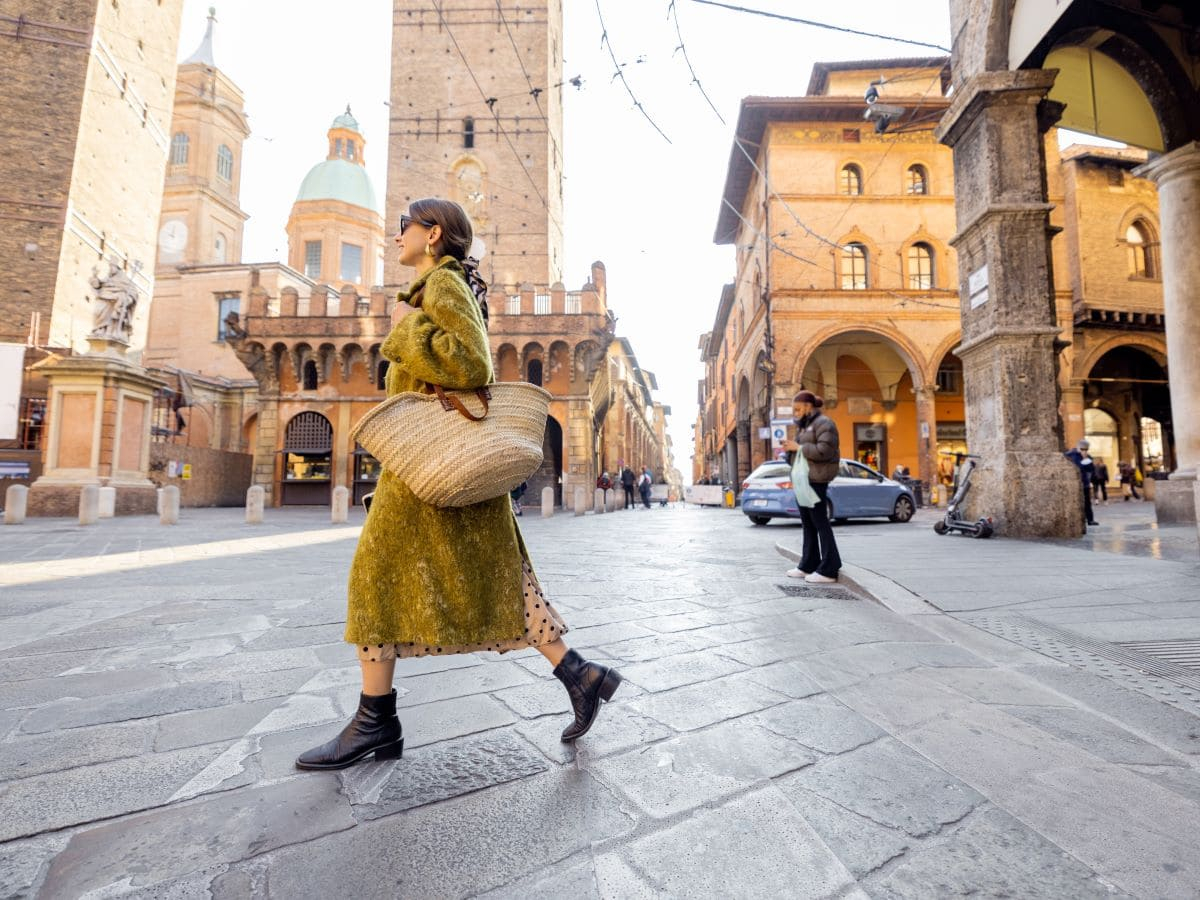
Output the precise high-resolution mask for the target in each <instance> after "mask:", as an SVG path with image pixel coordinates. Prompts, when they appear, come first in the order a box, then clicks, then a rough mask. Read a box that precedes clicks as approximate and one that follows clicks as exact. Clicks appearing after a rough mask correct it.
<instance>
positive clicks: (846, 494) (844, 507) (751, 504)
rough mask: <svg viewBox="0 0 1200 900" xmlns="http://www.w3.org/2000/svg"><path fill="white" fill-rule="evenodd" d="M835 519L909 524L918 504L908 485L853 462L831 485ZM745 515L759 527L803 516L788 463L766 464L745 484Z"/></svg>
mask: <svg viewBox="0 0 1200 900" xmlns="http://www.w3.org/2000/svg"><path fill="white" fill-rule="evenodd" d="M826 506H827V509H828V511H829V518H830V519H831V520H835V521H836V520H838V519H851V518H855V519H856V518H865V517H871V516H886V517H887V518H889V519H890V520H891V521H893V522H907V521H908V520H909V519H911V518H912V515H913V511H914V510H915V509H916V508H917V503H916V500H915V498H914V497H913V493H912V491H911V490H909V489H908V488H907V487H906V486H905V485H903V484H901V483H900V482H898V481H893V480H892V479H891V478H887V477H886V476H884V475H881V474H880V473H879V472H876V471H875V470H874V469H872V468H871V467H870V466H864V465H863V464H862V463H860V462H855V461H854V460H852V459H843V460H842V461H841V463H840V464H839V465H838V474H837V477H836V478H834V479H833V481H831V482H830V483H829V496H828V500H827V501H826ZM742 512H744V513H745V514H746V515H747V516H748V517H749V519H750V521H751V522H753V523H754V524H755V525H766V524H767V523H768V522H770V521H771V519H774V518H792V519H796V518H799V517H800V506H799V504H797V503H796V495H795V494H794V493H792V470H791V467H790V466H789V465H788V464H787V463H784V462H776V461H771V462H766V463H763V464H762V465H761V466H759V467H758V468H757V469H755V470H754V471H753V472H751V473H750V476H749V477H748V478H747V479H746V480H745V481H744V482H742Z"/></svg>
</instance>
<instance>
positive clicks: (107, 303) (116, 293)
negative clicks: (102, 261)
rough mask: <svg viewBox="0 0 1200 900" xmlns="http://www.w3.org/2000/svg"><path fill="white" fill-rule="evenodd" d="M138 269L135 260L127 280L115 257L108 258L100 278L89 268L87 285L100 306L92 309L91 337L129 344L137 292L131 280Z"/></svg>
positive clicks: (135, 275)
mask: <svg viewBox="0 0 1200 900" xmlns="http://www.w3.org/2000/svg"><path fill="white" fill-rule="evenodd" d="M141 268H142V264H141V263H140V262H137V261H135V262H134V263H133V277H131V276H129V275H127V274H126V273H125V272H124V270H123V269H122V268H121V263H120V262H119V261H118V260H117V259H116V257H109V260H108V275H106V276H105V277H104V278H101V277H100V273H99V272H98V271H97V270H96V269H95V268H94V267H93V268H92V277H91V278H90V279H88V282H89V283H90V284H91V286H92V288H93V289H94V290H95V291H96V299H97V300H98V301H99V302H100V305H99V307H98V308H97V310H96V327H95V328H94V329H93V330H92V333H91V335H90V336H91V337H93V338H97V339H100V340H108V341H114V342H116V343H120V344H126V345H128V344H129V338H130V335H131V334H132V333H133V311H134V309H135V307H136V306H137V301H138V289H137V285H135V284H134V283H133V278H135V277H137V274H138V272H139V271H141Z"/></svg>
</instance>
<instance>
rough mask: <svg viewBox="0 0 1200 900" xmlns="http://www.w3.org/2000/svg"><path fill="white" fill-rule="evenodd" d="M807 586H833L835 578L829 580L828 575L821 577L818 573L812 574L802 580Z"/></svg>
mask: <svg viewBox="0 0 1200 900" xmlns="http://www.w3.org/2000/svg"><path fill="white" fill-rule="evenodd" d="M804 580H805V581H807V582H808V583H809V584H835V583H836V582H837V579H836V578H830V577H829V576H828V575H822V574H821V573H820V572H813V573H812V574H811V575H808V576H806V577H805V579H804Z"/></svg>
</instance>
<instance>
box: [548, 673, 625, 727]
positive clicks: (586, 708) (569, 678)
mask: <svg viewBox="0 0 1200 900" xmlns="http://www.w3.org/2000/svg"><path fill="white" fill-rule="evenodd" d="M554 677H555V678H557V679H558V680H559V681H561V682H562V683H563V686H564V687H566V689H567V693H568V694H570V695H571V705H572V706H573V707H575V721H574V722H572V723H571V724H570V725H568V726H567V728H566V730H565V731H563V733H562V739H563V741H564V743H570V742H571V741H573V740H575V739H576V738H578V737H582V736H583V735H585V734H587V731H588V729H589V728H591V727H592V723H593V722H595V721H596V716H597V714H599V712H600V701H601V700H610V699H612V695H613V692H614V691H616V689H617V685H619V684H620V683H621V675H620V673H618V672H617V670H616V669H610V668H609V667H608V666H602V665H600V664H599V663H594V662H588V661H587V660H586V659H584V658H583V657H582V656H580V655H579V654H578V653H576V652H575V651H574V650H568V651H567V655H566V656H564V657H563V658H562V662H560V663H559V664H558V665H557V666H555V667H554Z"/></svg>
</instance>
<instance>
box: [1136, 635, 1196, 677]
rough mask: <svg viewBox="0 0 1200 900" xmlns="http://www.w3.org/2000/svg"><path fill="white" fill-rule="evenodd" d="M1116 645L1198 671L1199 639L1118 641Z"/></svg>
mask: <svg viewBox="0 0 1200 900" xmlns="http://www.w3.org/2000/svg"><path fill="white" fill-rule="evenodd" d="M1117 646H1118V647H1125V648H1127V649H1129V650H1132V651H1134V652H1135V653H1144V654H1146V655H1147V656H1153V657H1154V658H1155V659H1165V660H1166V661H1167V662H1169V663H1174V664H1175V665H1177V666H1183V667H1184V668H1185V669H1196V670H1197V671H1200V640H1170V641H1118V642H1117Z"/></svg>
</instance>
